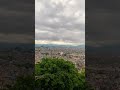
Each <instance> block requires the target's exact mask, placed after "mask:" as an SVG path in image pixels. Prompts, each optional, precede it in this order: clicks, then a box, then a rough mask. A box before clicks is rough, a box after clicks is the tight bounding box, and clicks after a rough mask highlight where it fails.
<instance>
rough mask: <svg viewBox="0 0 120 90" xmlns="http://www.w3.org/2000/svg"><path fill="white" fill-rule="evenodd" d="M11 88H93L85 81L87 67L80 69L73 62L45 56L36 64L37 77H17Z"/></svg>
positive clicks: (74, 89)
mask: <svg viewBox="0 0 120 90" xmlns="http://www.w3.org/2000/svg"><path fill="white" fill-rule="evenodd" d="M10 90H91V89H89V88H88V85H87V84H86V81H85V69H82V70H81V71H78V70H77V69H76V68H75V65H74V64H73V63H72V62H69V61H66V60H64V59H60V58H43V59H42V61H41V62H40V63H38V64H36V65H35V78H33V77H25V78H24V77H22V78H19V79H17V81H16V83H15V85H14V86H13V87H12V88H11V89H10Z"/></svg>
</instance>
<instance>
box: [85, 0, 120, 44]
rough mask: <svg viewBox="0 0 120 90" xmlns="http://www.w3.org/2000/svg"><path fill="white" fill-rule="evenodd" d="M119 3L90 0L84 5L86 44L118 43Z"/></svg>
mask: <svg viewBox="0 0 120 90" xmlns="http://www.w3.org/2000/svg"><path fill="white" fill-rule="evenodd" d="M119 3H120V1H119V0H116V1H114V2H113V1H112V0H101V1H96V0H90V1H87V3H86V6H87V7H86V17H87V18H86V42H91V43H93V45H94V43H95V42H96V44H98V45H99V44H100V45H111V44H116V43H119V42H118V40H119V36H120V35H119V33H120V30H119V21H120V17H119V16H120V12H119V9H120V6H119Z"/></svg>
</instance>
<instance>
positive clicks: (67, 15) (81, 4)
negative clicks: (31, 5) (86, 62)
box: [35, 0, 85, 45]
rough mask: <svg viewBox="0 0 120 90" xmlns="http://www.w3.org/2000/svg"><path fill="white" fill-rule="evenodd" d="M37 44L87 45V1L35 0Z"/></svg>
mask: <svg viewBox="0 0 120 90" xmlns="http://www.w3.org/2000/svg"><path fill="white" fill-rule="evenodd" d="M35 43H36V44H62V45H63V44H64V45H82V44H85V0H35Z"/></svg>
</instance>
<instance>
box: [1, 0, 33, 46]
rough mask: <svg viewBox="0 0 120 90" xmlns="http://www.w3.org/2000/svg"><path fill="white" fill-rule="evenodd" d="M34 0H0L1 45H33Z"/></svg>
mask: <svg viewBox="0 0 120 90" xmlns="http://www.w3.org/2000/svg"><path fill="white" fill-rule="evenodd" d="M34 14H35V5H34V0H29V2H28V0H17V1H16V0H12V1H9V0H0V25H1V26H0V45H1V43H5V45H7V44H6V43H11V44H14V43H21V44H22V43H23V44H26V43H27V44H28V43H34V42H33V41H34V39H35V38H34V37H35V35H34V32H35V28H34V27H33V26H34V23H35V22H34V21H35V16H34Z"/></svg>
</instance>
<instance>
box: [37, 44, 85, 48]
mask: <svg viewBox="0 0 120 90" xmlns="http://www.w3.org/2000/svg"><path fill="white" fill-rule="evenodd" d="M35 47H67V48H82V49H84V48H85V45H78V46H73V45H57V44H35Z"/></svg>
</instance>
